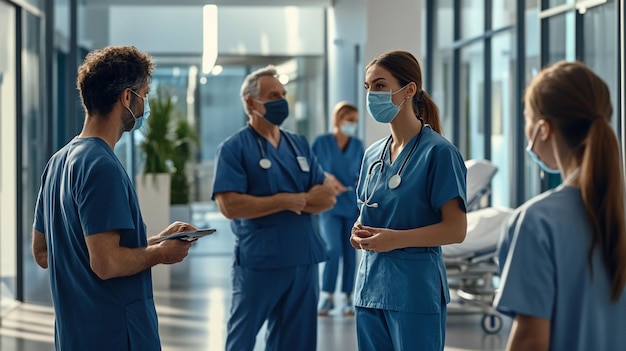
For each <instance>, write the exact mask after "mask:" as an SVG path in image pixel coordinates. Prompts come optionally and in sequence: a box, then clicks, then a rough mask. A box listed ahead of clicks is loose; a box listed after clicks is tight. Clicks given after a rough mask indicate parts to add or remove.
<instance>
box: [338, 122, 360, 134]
mask: <svg viewBox="0 0 626 351" xmlns="http://www.w3.org/2000/svg"><path fill="white" fill-rule="evenodd" d="M339 129H340V130H341V132H342V133H343V134H345V135H350V136H353V135H355V134H356V129H357V124H356V123H352V122H345V123H344V124H342V125H341V127H340V128H339Z"/></svg>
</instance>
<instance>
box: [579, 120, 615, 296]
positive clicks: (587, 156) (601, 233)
mask: <svg viewBox="0 0 626 351" xmlns="http://www.w3.org/2000/svg"><path fill="white" fill-rule="evenodd" d="M618 150H619V145H618V142H617V138H616V137H615V134H614V133H613V130H612V129H611V126H610V125H609V123H608V122H607V121H606V120H605V119H604V118H601V117H598V118H596V119H595V120H594V121H593V122H592V123H591V126H590V128H589V132H588V134H587V138H586V139H585V150H584V152H583V157H582V164H581V173H580V189H581V192H582V197H583V202H584V204H585V208H586V209H587V215H588V216H589V219H590V221H591V224H592V228H593V235H592V238H591V247H590V248H589V255H588V260H589V265H590V266H591V265H592V258H593V252H594V250H595V248H596V247H598V246H599V248H600V251H601V252H602V258H603V261H604V265H605V266H606V268H607V269H608V273H609V276H610V277H611V300H612V301H617V300H618V299H619V297H620V296H621V294H622V291H623V289H624V285H625V284H626V236H625V235H624V232H625V231H626V225H625V223H624V196H623V194H624V183H623V174H622V167H621V162H620V154H619V151H618Z"/></svg>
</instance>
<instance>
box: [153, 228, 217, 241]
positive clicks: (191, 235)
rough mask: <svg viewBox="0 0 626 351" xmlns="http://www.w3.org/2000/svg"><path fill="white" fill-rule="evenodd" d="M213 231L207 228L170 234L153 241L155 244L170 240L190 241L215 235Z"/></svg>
mask: <svg viewBox="0 0 626 351" xmlns="http://www.w3.org/2000/svg"><path fill="white" fill-rule="evenodd" d="M215 231H216V229H213V228H208V229H198V230H192V231H188V232H178V233H172V234H170V235H166V236H162V237H160V238H157V239H156V240H155V243H160V242H161V241H163V240H172V239H180V240H187V241H192V240H195V239H198V238H201V237H203V236H207V235H211V234H213V233H215Z"/></svg>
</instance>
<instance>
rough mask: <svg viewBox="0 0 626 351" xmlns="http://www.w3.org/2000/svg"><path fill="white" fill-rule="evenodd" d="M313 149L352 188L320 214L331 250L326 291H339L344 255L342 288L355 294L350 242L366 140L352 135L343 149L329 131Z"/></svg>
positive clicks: (327, 168) (324, 284)
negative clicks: (357, 182) (339, 272)
mask: <svg viewBox="0 0 626 351" xmlns="http://www.w3.org/2000/svg"><path fill="white" fill-rule="evenodd" d="M312 149H313V153H314V154H315V156H317V159H318V160H319V163H320V165H321V166H322V168H323V169H324V171H325V172H328V173H331V174H332V175H333V176H335V178H337V180H338V181H339V182H341V184H343V185H344V186H346V187H347V188H348V190H347V191H345V192H343V193H341V194H339V195H337V203H336V204H335V206H334V207H333V208H332V209H330V210H328V211H324V212H322V213H320V214H319V224H320V232H321V234H322V238H324V241H325V243H326V250H327V254H328V261H326V263H325V264H324V271H323V272H322V291H326V292H330V293H332V292H334V291H335V285H336V283H337V275H338V271H339V260H340V259H342V260H343V262H342V268H343V274H342V277H341V291H342V292H343V293H345V294H352V290H353V289H354V270H355V266H356V251H355V250H354V248H353V247H352V245H350V233H351V230H352V226H353V225H354V222H355V221H356V219H357V217H358V216H359V209H358V207H357V203H356V192H355V187H356V181H357V179H358V176H359V170H360V168H361V161H362V159H363V152H364V148H363V143H362V142H361V141H360V140H359V139H356V138H352V137H351V138H350V139H348V143H347V144H346V146H345V147H344V148H343V149H341V148H339V145H337V140H336V139H335V136H334V135H333V134H332V133H326V134H322V135H320V136H318V137H317V138H316V139H315V140H314V141H313V146H312Z"/></svg>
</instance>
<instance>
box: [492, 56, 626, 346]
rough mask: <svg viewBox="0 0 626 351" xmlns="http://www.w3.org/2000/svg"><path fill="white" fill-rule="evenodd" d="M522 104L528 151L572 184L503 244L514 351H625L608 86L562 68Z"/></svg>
mask: <svg viewBox="0 0 626 351" xmlns="http://www.w3.org/2000/svg"><path fill="white" fill-rule="evenodd" d="M524 100H525V110H524V117H525V133H526V137H527V138H528V140H529V143H528V146H527V148H526V149H527V151H528V153H529V155H530V156H531V157H532V158H533V160H535V161H536V162H537V163H538V164H539V166H540V167H541V168H542V169H543V170H544V171H545V172H550V173H560V174H561V176H562V178H563V179H564V180H563V182H562V184H561V185H560V186H558V187H557V188H555V189H552V190H549V191H547V192H545V193H543V194H541V195H538V196H536V197H534V198H533V199H531V200H529V201H528V202H526V203H525V204H524V205H522V206H521V207H520V208H518V209H517V210H516V211H515V213H514V215H513V216H512V217H511V220H510V221H509V223H507V226H506V228H505V231H504V233H503V236H502V239H501V242H500V244H499V246H500V252H499V262H500V265H501V270H502V281H501V286H500V289H499V292H498V294H497V295H496V299H495V301H494V304H495V306H496V308H497V309H498V310H499V311H500V312H502V313H505V314H508V315H510V316H512V317H513V318H514V322H513V327H512V330H511V335H510V337H509V342H508V346H507V349H508V350H568V351H571V350H581V351H582V350H623V349H625V348H626V293H625V292H624V285H625V284H626V233H625V220H624V210H625V209H624V174H623V171H622V166H621V162H620V149H619V144H618V141H617V138H616V136H615V133H614V132H613V130H612V128H611V124H610V119H611V114H612V107H611V99H610V94H609V89H608V87H607V85H606V84H605V83H604V82H603V81H602V79H600V78H599V77H598V76H597V75H596V74H594V73H593V72H592V71H591V70H590V69H589V68H587V67H586V66H585V65H584V64H582V63H580V62H558V63H556V64H554V65H552V66H550V67H547V68H545V69H544V70H542V71H541V72H540V73H539V74H538V75H537V76H536V77H535V78H534V79H533V81H532V82H531V83H530V85H529V86H528V88H527V91H526V94H525V98H524Z"/></svg>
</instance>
